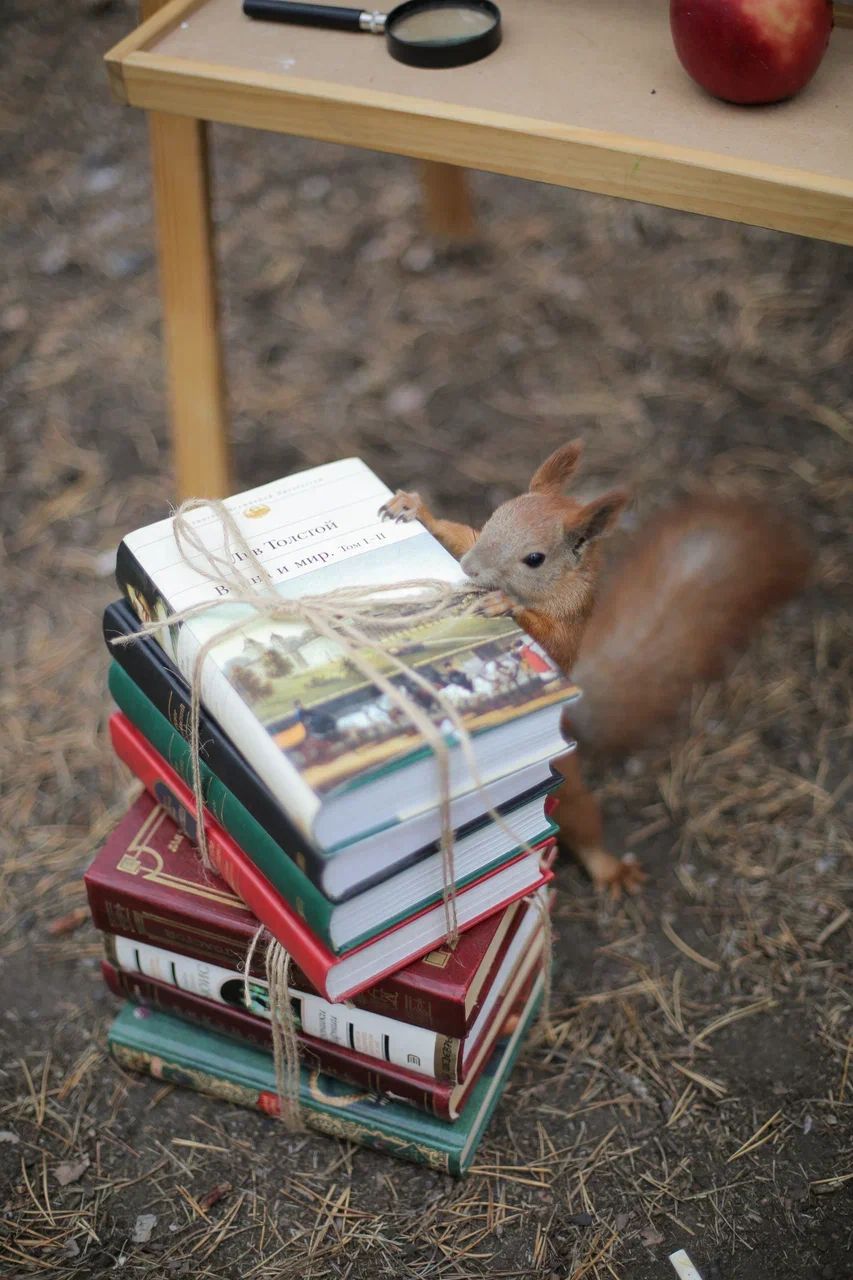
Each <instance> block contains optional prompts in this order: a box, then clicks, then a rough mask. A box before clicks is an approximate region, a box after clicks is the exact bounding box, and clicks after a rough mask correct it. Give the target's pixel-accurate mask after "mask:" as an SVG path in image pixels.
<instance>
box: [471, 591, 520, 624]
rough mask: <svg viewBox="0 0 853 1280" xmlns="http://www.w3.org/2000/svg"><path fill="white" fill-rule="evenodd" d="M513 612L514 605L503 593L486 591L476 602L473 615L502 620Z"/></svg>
mask: <svg viewBox="0 0 853 1280" xmlns="http://www.w3.org/2000/svg"><path fill="white" fill-rule="evenodd" d="M514 610H515V605H514V604H513V602H512V601H511V600H510V598H509V596H508V595H505V594H504V592H503V591H487V592H486V593H485V595H482V596H480V599H479V600H478V601H477V606H476V608H475V610H474V612H475V613H479V614H483V615H484V616H485V617H487V618H504V617H506V615H507V614H510V613H512V612H513V611H514Z"/></svg>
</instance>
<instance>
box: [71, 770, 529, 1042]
mask: <svg viewBox="0 0 853 1280" xmlns="http://www.w3.org/2000/svg"><path fill="white" fill-rule="evenodd" d="M84 879H85V883H86V891H87V894H88V899H89V907H90V910H91V912H92V919H93V921H94V924H95V926H96V928H98V929H100V930H101V931H102V932H103V933H106V934H110V933H112V934H122V935H124V936H125V937H130V938H135V939H137V940H138V941H140V942H144V943H148V944H151V945H153V946H159V947H164V948H167V949H169V950H173V951H178V952H181V953H182V954H184V955H188V956H196V957H199V958H201V959H203V960H208V961H210V962H211V963H212V964H217V965H221V966H224V967H226V968H230V967H234V968H241V967H242V965H243V962H244V960H245V956H246V951H247V949H248V946H249V943H250V942H251V940H252V937H253V936H254V933H255V931H256V929H257V927H258V921H257V918H256V917H255V916H254V915H253V914H252V912H251V911H250V910H249V908H248V907H247V906H246V905H245V903H244V902H243V901H242V900H241V899H240V898H239V897H237V896H236V895H235V894H234V893H233V891H232V890H231V889H230V888H229V887H228V885H227V884H226V883H225V882H224V881H223V880H221V879H220V878H219V877H218V876H216V875H214V874H213V873H212V872H208V871H206V870H205V868H204V867H203V866H202V864H201V862H200V860H199V857H198V854H197V852H196V849H195V846H194V845H193V844H192V843H191V842H190V840H189V839H188V838H187V836H185V835H184V833H183V832H182V831H181V830H180V828H179V827H177V825H176V824H175V822H174V821H173V820H172V818H171V817H170V816H169V814H168V813H167V811H166V810H165V809H164V808H162V807H161V806H159V805H157V804H156V803H155V801H154V800H153V799H152V798H151V796H149V795H147V794H144V795H142V796H140V797H139V799H138V800H136V801H135V803H134V804H133V805H132V806H131V807H130V809H129V810H128V812H127V814H126V815H125V816H124V818H123V819H122V820H121V822H120V823H119V824H118V825H117V826H116V828H115V830H114V831H113V832H112V834H111V835H110V836H109V837H108V839H107V840H106V842H105V843H104V845H103V847H102V848H101V849H100V850H99V852H98V853H97V855H96V856H95V858H94V860H93V862H92V864H91V866H90V867H89V869H88V870H87V872H86V874H85V877H84ZM522 914H523V908H522V904H521V903H519V902H513V903H511V904H510V905H509V906H508V907H506V908H505V909H504V910H503V911H501V912H497V913H495V914H493V915H490V916H488V917H487V918H486V919H485V920H483V921H481V922H480V923H479V924H477V925H475V926H474V927H473V928H471V929H468V930H466V932H465V933H463V934H462V935H461V937H460V939H459V942H458V944H457V946H456V948H455V950H451V949H450V948H449V947H446V946H440V947H437V948H436V949H434V950H432V951H430V952H429V953H428V954H426V955H425V956H423V957H422V958H421V959H419V960H415V961H413V962H412V963H411V964H409V965H407V966H406V967H405V968H403V969H400V970H398V971H397V972H396V973H393V974H390V975H389V976H388V977H386V978H384V979H383V980H382V981H381V982H380V983H379V984H377V985H376V986H372V987H368V988H366V989H365V990H364V991H361V992H360V993H358V994H357V995H354V996H353V997H351V1002H352V1003H353V1004H355V1005H356V1006H358V1007H359V1008H362V1009H367V1010H370V1011H372V1012H374V1013H383V1014H387V1015H388V1016H390V1017H393V1018H396V1019H397V1020H398V1021H401V1022H410V1023H412V1024H414V1025H415V1026H420V1027H424V1028H426V1029H427V1030H430V1031H435V1032H438V1033H439V1034H442V1035H447V1036H453V1037H456V1038H458V1039H463V1038H464V1037H465V1036H466V1035H467V1034H468V1031H469V1030H470V1028H471V1026H472V1024H473V1022H474V1021H475V1019H476V1018H477V1016H478V1014H479V1012H480V1008H481V1006H482V1003H483V1000H484V998H485V996H486V994H487V992H488V991H489V989H490V986H491V983H492V981H493V978H494V975H495V973H496V971H497V968H498V966H499V964H500V963H501V961H502V959H503V956H504V953H505V951H506V948H507V947H508V946H509V944H510V942H511V941H512V939H513V938H514V936H515V934H516V932H517V930H518V927H519V923H520V920H521V917H522ZM253 974H254V975H255V976H256V977H260V978H262V977H263V976H264V965H263V955H262V953H261V950H260V949H258V951H257V952H256V954H255V959H254V965H253ZM290 981H291V985H292V986H293V987H295V988H296V989H297V990H304V991H312V990H316V989H315V988H314V987H312V985H311V983H310V982H309V980H308V979H307V977H306V976H305V974H304V973H302V972H301V971H300V970H299V969H298V968H296V967H292V968H291V975H290Z"/></svg>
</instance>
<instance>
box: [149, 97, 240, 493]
mask: <svg viewBox="0 0 853 1280" xmlns="http://www.w3.org/2000/svg"><path fill="white" fill-rule="evenodd" d="M148 118H149V127H150V134H151V157H152V168H153V179H154V205H155V212H156V219H157V245H158V254H159V260H160V289H161V294H162V298H163V336H164V342H165V348H166V365H167V370H168V377H169V392H170V402H171V419H172V440H173V447H174V457H175V477H176V486H177V493H178V497H179V498H180V499H183V498H190V497H193V498H222V497H225V496H227V494H228V493H230V492H231V485H230V477H229V458H228V453H229V450H228V416H227V412H226V404H225V378H224V370H223V364H222V352H221V348H220V341H219V317H218V311H217V299H216V261H215V256H214V246H213V229H212V226H211V215H210V174H209V168H208V155H207V125H206V124H205V122H204V121H203V120H193V119H191V118H189V117H186V116H172V115H164V114H161V113H160V112H154V111H152V112H149V117H148Z"/></svg>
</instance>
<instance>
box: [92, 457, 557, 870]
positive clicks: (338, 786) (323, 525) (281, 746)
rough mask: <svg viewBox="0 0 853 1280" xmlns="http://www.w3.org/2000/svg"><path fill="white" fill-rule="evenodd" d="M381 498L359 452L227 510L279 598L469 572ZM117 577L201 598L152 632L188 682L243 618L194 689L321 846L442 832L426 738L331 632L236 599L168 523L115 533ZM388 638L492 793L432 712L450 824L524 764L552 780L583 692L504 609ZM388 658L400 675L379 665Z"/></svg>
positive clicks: (393, 843)
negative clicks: (194, 609)
mask: <svg viewBox="0 0 853 1280" xmlns="http://www.w3.org/2000/svg"><path fill="white" fill-rule="evenodd" d="M390 496H391V491H390V490H389V489H388V487H387V486H386V485H385V484H383V482H382V481H381V480H380V479H379V478H378V477H377V476H376V475H375V474H374V473H373V472H372V471H371V470H370V469H369V468H368V467H367V466H366V465H365V464H364V463H363V462H361V461H360V460H359V459H358V458H347V459H344V460H342V461H340V462H334V463H330V464H329V465H327V466H323V467H316V468H314V469H313V470H310V471H305V472H302V473H300V474H298V475H294V476H290V477H286V478H285V479H282V480H279V481H276V482H275V483H272V484H267V485H262V486H260V487H259V488H256V489H252V490H249V491H248V492H247V493H243V494H240V495H238V496H236V497H233V498H230V499H228V500H227V501H226V506H227V508H228V510H229V512H230V513H231V515H232V516H233V517H234V518H235V520H236V521H237V523H238V525H239V527H240V530H241V532H242V533H243V534H244V535H245V537H246V539H247V541H248V543H249V545H250V546H251V548H252V550H253V552H254V554H255V555H256V556H257V558H258V560H260V562H261V563H262V564H263V565H264V567H265V569H266V571H267V572H268V573H269V574H270V576H271V577H272V579H273V581H274V582H275V584H276V590H277V592H278V593H279V594H280V595H281V596H282V597H283V598H290V599H293V598H298V597H299V596H302V595H306V594H310V595H315V594H317V595H319V594H323V593H325V592H329V591H334V590H335V589H338V588H341V587H353V586H364V587H371V586H378V585H387V584H389V583H393V582H395V581H396V582H404V581H407V580H410V579H441V580H443V581H446V582H448V583H458V584H464V582H465V578H464V575H463V574H462V571H461V569H460V567H459V564H458V562H457V561H456V560H455V559H454V558H453V557H452V556H451V555H450V554H449V553H448V552H446V551H445V550H444V549H443V548H442V547H441V546H440V545H439V543H438V542H437V541H436V540H435V539H434V538H433V537H432V536H431V535H430V534H429V533H427V531H426V530H425V529H424V528H423V526H422V525H421V524H419V523H417V522H414V523H410V524H394V523H387V522H383V521H382V520H381V518H380V516H379V509H380V507H381V506H382V504H383V503H384V502H386V501H387V500H388V498H389V497H390ZM188 519H189V521H190V523H191V524H192V525H193V528H194V530H195V531H196V533H197V534H198V535H199V537H200V538H201V539H202V540H203V542H204V545H205V546H206V547H208V548H210V549H212V550H219V551H221V550H222V549H223V546H224V534H223V529H222V526H221V523H220V521H219V520H218V518H217V516H216V515H215V513H213V512H212V511H210V510H209V509H207V508H200V509H198V510H196V511H194V512H191V513H190V515H189V516H188ZM238 557H239V553H238ZM117 577H118V580H119V585H120V586H121V587H122V589H123V591H124V592H125V594H126V595H127V596H128V598H129V600H130V602H131V604H132V605H133V607H134V608H135V610H136V612H137V614H138V615H139V616H140V617H141V618H142V619H144V620H147V619H152V618H157V617H160V618H163V619H166V618H168V617H169V616H170V615H171V614H173V613H176V612H179V611H182V610H184V609H187V608H189V607H191V606H196V605H199V604H208V603H209V604H210V606H211V607H210V608H209V609H206V610H204V612H203V613H201V614H199V615H196V616H195V617H193V618H192V619H191V620H190V621H187V622H184V623H181V624H175V625H173V626H171V627H164V629H163V631H162V632H160V633H158V638H159V639H160V640H161V643H162V644H163V646H164V648H165V649H166V651H167V652H168V653H169V655H170V657H171V658H172V660H173V661H174V662H175V664H176V665H177V667H178V668H179V669H180V670H181V671H182V672H183V674H184V675H185V676H186V677H187V678H188V679H189V678H191V677H192V673H193V667H194V661H195V658H196V655H197V654H198V651H199V648H200V646H201V645H203V644H205V643H206V642H207V641H209V640H210V639H211V637H215V636H216V635H218V634H220V633H221V632H222V630H223V628H225V627H230V626H232V625H233V624H234V623H235V622H240V621H241V620H243V619H245V625H244V626H242V627H241V628H240V629H239V631H238V632H237V633H236V634H232V635H230V636H229V637H228V638H225V639H223V640H222V641H221V642H220V643H219V644H216V645H214V646H213V648H212V649H211V651H210V652H209V654H208V657H207V658H206V660H205V662H204V664H203V670H202V672H201V689H200V692H201V698H202V701H203V703H204V705H205V708H206V710H207V711H208V712H209V714H210V715H212V716H213V717H214V718H215V719H216V720H218V721H219V723H220V724H221V725H222V727H223V729H224V730H225V732H226V733H227V734H228V735H229V737H230V738H231V739H232V741H233V742H234V744H235V745H236V746H237V748H238V749H239V750H240V751H241V752H242V754H243V755H244V757H245V758H246V760H247V761H248V763H249V764H250V765H251V766H252V768H253V769H254V770H255V771H256V772H257V774H258V775H259V776H260V777H261V778H262V780H263V781H264V782H265V783H266V784H267V786H268V787H269V789H270V790H271V791H272V793H273V795H274V796H275V797H276V799H277V800H278V802H279V803H280V804H281V806H282V808H283V809H284V810H286V812H287V813H288V815H289V817H290V818H291V820H292V821H293V822H294V823H295V825H296V826H297V827H298V828H299V830H300V831H301V833H302V834H303V835H304V837H305V839H306V841H308V842H309V843H311V844H312V846H313V847H315V848H318V849H320V850H322V851H327V852H328V851H333V850H335V849H337V848H343V847H345V846H346V845H349V844H351V843H353V842H354V841H357V840H359V839H363V838H365V837H367V836H371V837H372V841H371V844H372V845H373V847H374V849H375V851H376V854H377V856H379V857H391V858H392V859H393V857H394V856H396V857H399V858H403V857H405V856H406V855H407V854H409V853H411V852H412V850H413V849H415V848H421V847H423V846H425V845H426V844H428V843H429V842H430V841H431V840H435V839H436V838H437V837H438V835H439V834H440V829H439V818H438V813H437V805H438V802H439V781H438V770H437V768H436V762H435V759H434V757H433V754H432V752H431V750H430V749H429V748H428V747H426V746H425V744H424V742H423V739H422V738H421V737H420V735H419V734H418V733H417V732H416V731H415V730H414V728H413V726H411V725H410V724H409V723H408V722H407V720H406V719H405V717H402V716H401V715H400V713H399V712H398V711H397V710H396V709H395V708H394V707H393V706H392V705H390V703H389V701H388V699H387V698H386V697H384V696H383V695H382V694H381V692H380V690H378V689H377V688H376V687H375V686H374V685H372V684H370V683H369V682H367V681H366V680H365V679H364V678H363V676H362V675H361V674H360V673H359V672H358V670H357V669H356V668H355V667H354V666H353V665H352V664H351V663H349V662H347V660H346V656H345V654H344V653H343V651H342V649H341V646H340V645H339V644H338V643H337V642H336V641H334V640H329V639H327V638H325V637H322V636H319V635H317V634H315V633H313V632H312V631H311V630H309V629H308V628H307V627H305V626H304V625H302V624H297V623H290V622H265V621H261V620H259V619H258V617H257V615H256V614H255V613H254V611H253V610H252V609H251V608H250V607H249V606H247V605H242V604H229V603H228V599H227V597H228V589H227V587H226V586H225V585H224V584H221V583H220V584H217V583H211V582H210V581H209V580H208V579H207V578H205V577H204V576H203V575H202V574H201V573H200V572H198V571H197V570H196V569H195V568H193V567H191V565H189V564H187V563H186V562H185V560H184V559H183V558H182V557H181V554H180V552H179V549H178V546H177V543H176V540H175V535H174V527H173V522H172V520H171V519H168V520H162V521H159V522H158V523H156V524H152V525H148V526H146V527H145V528H143V529H138V530H136V531H135V532H134V533H131V534H129V535H128V536H127V537H126V538H125V539H124V540H123V542H122V544H121V547H120V548H119V555H118V563H117ZM382 649H384V650H387V651H389V652H391V653H395V654H397V655H399V656H401V657H402V658H403V660H404V661H406V662H407V663H408V664H410V665H411V666H413V667H414V668H415V669H417V670H418V671H419V672H421V673H422V674H423V675H424V676H426V678H427V679H429V680H430V682H431V683H433V684H434V685H438V686H440V687H441V688H442V691H443V692H444V693H445V694H446V695H447V696H448V697H450V698H451V699H452V700H453V702H454V705H455V707H456V710H457V712H458V714H459V715H460V716H461V717H462V719H463V722H464V723H465V726H466V728H467V730H468V732H469V734H470V737H471V741H472V745H473V749H474V753H475V756H476V759H477V765H478V769H479V774H480V778H481V780H482V782H483V783H484V784H486V787H487V793H486V794H485V795H484V796H480V793H479V791H478V789H477V787H476V783H475V778H474V777H473V776H472V773H471V770H470V769H469V767H468V764H467V762H466V760H465V758H464V754H463V753H462V752H461V751H460V750H459V747H458V742H456V741H455V738H454V735H453V733H452V726H451V725H450V724H449V723H445V724H444V725H443V726H442V729H443V732H445V734H446V735H447V741H448V745H449V748H450V761H451V764H450V773H451V778H450V786H451V795H452V811H453V812H452V816H453V820H454V825H458V821H457V819H458V817H459V816H460V815H462V814H464V815H465V816H464V818H463V820H464V821H469V820H470V819H471V817H472V815H476V814H477V813H479V814H482V813H485V812H486V811H487V809H488V807H489V806H490V804H494V803H495V801H496V800H497V801H498V802H500V800H505V799H506V798H507V796H511V795H512V794H513V788H512V785H511V782H512V779H513V777H514V776H515V775H517V774H519V773H520V772H522V771H526V778H527V780H528V781H527V785H528V786H529V785H530V782H529V779H530V776H531V772H532V773H533V774H534V775H535V774H537V770H539V772H541V781H543V782H544V781H545V780H546V779H547V777H548V775H549V772H550V770H549V767H548V761H549V760H550V759H551V757H553V756H554V755H556V754H558V753H560V752H561V751H564V750H565V749H566V744H565V742H564V740H563V738H562V736H561V734H560V728H559V721H560V707H561V705H562V704H563V703H565V702H566V701H568V700H569V699H571V698H573V697H575V696H577V690H576V689H575V687H574V686H573V685H572V684H571V683H570V682H569V681H568V680H567V679H565V678H564V677H563V676H561V675H560V674H559V672H557V671H556V669H555V668H554V667H553V664H551V663H550V661H549V660H548V659H547V658H546V657H545V655H544V654H543V652H542V650H541V649H539V648H538V647H537V646H536V645H535V644H534V642H533V641H532V640H530V638H529V637H528V636H527V635H526V634H525V633H524V632H523V631H522V630H521V629H520V628H519V627H518V626H517V624H516V623H515V622H514V621H513V620H512V619H511V618H485V617H471V616H464V614H463V613H462V612H461V611H459V612H457V613H456V614H454V613H452V612H451V613H449V614H448V615H446V616H445V617H443V618H442V619H440V620H439V621H437V622H434V623H430V624H427V625H425V626H424V625H419V626H413V627H410V628H407V629H405V630H404V631H401V632H399V633H397V634H395V635H391V636H388V637H386V638H384V639H383V642H382ZM371 658H372V660H373V661H374V662H376V663H378V664H379V665H380V666H382V663H383V657H382V650H380V649H379V648H373V647H372V648H371ZM384 670H385V671H386V672H387V673H388V674H389V675H390V674H392V669H391V667H390V666H389V665H387V664H386V666H385V668H384ZM394 679H395V680H399V676H394ZM437 710H438V708H437V704H433V707H432V708H431V711H433V712H437ZM436 719H440V716H438V715H437V716H436ZM488 788H491V792H489V790H488ZM519 790H520V788H519ZM398 828H399V830H398ZM407 830H412V831H413V832H414V831H416V832H417V835H416V840H417V843H416V844H409V843H407V842H406V841H405V838H403V839H402V840H401V836H402V835H403V833H405V832H406V831H407ZM403 844H405V848H403V847H401V845H403Z"/></svg>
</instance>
